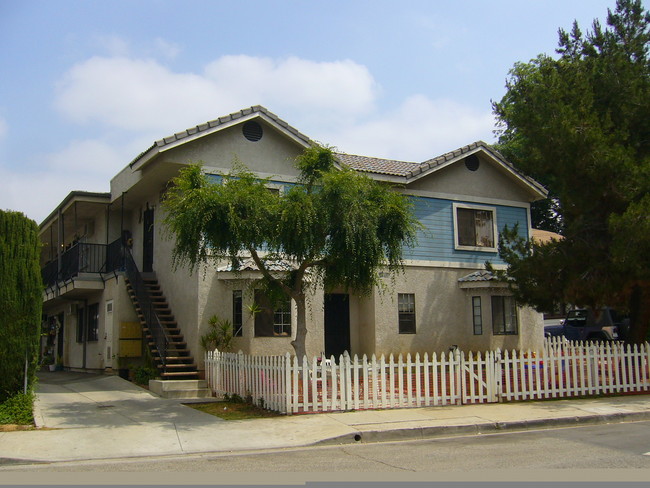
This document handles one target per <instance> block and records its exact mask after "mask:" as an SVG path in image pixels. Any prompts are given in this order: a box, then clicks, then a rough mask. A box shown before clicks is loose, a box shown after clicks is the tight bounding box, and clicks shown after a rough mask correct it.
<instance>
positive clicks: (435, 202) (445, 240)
mask: <svg viewBox="0 0 650 488" xmlns="http://www.w3.org/2000/svg"><path fill="white" fill-rule="evenodd" d="M209 177H211V180H212V181H213V182H214V183H218V182H220V181H221V177H220V176H218V175H209ZM270 183H274V184H279V185H284V186H285V188H289V187H291V186H293V185H294V184H295V183H287V182H283V181H275V180H272V181H270ZM409 198H411V201H412V202H413V204H414V207H413V211H414V213H415V216H416V217H417V219H418V220H419V221H420V222H421V223H422V224H423V225H424V227H425V228H424V229H423V230H420V231H418V235H417V245H416V247H415V248H413V249H410V248H407V249H406V250H405V253H404V258H405V259H415V260H423V261H442V262H452V263H463V264H484V263H485V262H486V261H490V262H491V263H493V264H505V263H504V262H503V260H502V259H501V258H499V254H498V252H482V251H459V250H457V249H456V248H455V236H454V220H453V204H454V203H461V204H462V203H465V204H467V205H481V204H480V203H476V202H463V201H452V200H446V199H442V198H428V197H415V196H411V197H409ZM484 205H485V206H489V207H492V208H495V209H496V218H497V231H498V232H499V233H500V232H501V231H502V230H503V228H504V227H505V226H506V225H507V226H508V227H509V228H512V227H514V226H515V225H516V224H517V223H518V224H519V235H520V236H522V237H524V238H528V212H527V210H526V208H525V207H511V206H506V205H493V204H484Z"/></svg>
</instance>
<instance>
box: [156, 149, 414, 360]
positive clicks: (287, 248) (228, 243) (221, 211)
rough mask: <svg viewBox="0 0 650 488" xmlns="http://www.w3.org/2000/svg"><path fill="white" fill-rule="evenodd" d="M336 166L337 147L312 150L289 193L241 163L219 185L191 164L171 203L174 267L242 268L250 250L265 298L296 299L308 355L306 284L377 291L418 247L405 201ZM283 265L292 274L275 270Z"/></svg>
mask: <svg viewBox="0 0 650 488" xmlns="http://www.w3.org/2000/svg"><path fill="white" fill-rule="evenodd" d="M334 162H335V159H334V155H333V153H332V151H331V150H330V149H329V148H324V147H319V146H315V147H310V148H307V149H306V150H305V151H304V152H303V153H302V154H301V155H300V156H299V157H298V158H297V160H296V165H297V167H298V169H299V170H300V179H299V181H298V184H296V185H293V186H291V187H290V188H288V189H287V191H286V192H283V193H280V192H274V191H269V188H268V186H267V184H268V181H266V180H264V179H260V178H258V177H257V176H256V175H254V174H253V173H252V172H250V171H249V170H247V169H246V168H243V167H242V166H241V165H235V167H234V168H233V171H232V172H231V173H230V174H226V175H222V177H221V182H220V183H218V184H215V183H211V182H210V181H209V180H208V178H207V177H206V176H205V175H204V174H203V172H202V170H201V167H200V166H199V165H191V166H188V167H187V168H185V169H183V170H182V171H181V173H180V174H179V176H178V177H176V178H175V179H174V185H173V186H172V189H171V191H170V192H169V193H168V196H167V197H166V199H165V201H164V203H163V206H164V208H165V210H166V212H167V214H166V219H165V224H166V228H167V230H168V231H169V233H170V234H171V236H173V237H174V238H175V240H176V242H175V245H174V251H173V257H174V262H175V265H177V266H178V265H179V264H186V265H189V267H190V269H191V270H194V269H196V267H197V266H198V265H200V264H202V263H207V262H208V261H210V260H216V261H219V260H223V259H227V260H229V261H230V262H231V263H232V266H233V268H234V269H238V268H239V266H240V264H241V262H242V259H243V257H244V256H250V257H251V258H252V259H253V260H254V262H255V264H256V265H257V267H258V268H259V270H260V271H261V273H262V276H263V279H262V281H261V283H258V285H262V286H263V288H264V289H265V291H266V292H267V295H269V296H270V297H278V296H280V297H286V298H292V299H293V300H294V301H295V303H296V307H297V320H296V322H297V330H296V339H295V340H294V341H293V342H292V343H291V344H292V346H293V348H294V350H295V353H296V355H297V356H298V357H302V356H304V355H305V353H306V338H307V333H308V330H307V312H306V297H307V291H308V288H309V287H310V286H312V287H314V286H318V285H320V286H323V287H324V288H325V289H330V288H332V287H335V286H342V287H344V288H346V289H349V290H354V291H355V292H357V293H368V292H370V290H372V288H373V286H375V285H376V284H378V283H379V280H378V271H379V269H380V268H381V267H382V266H387V267H388V269H390V270H391V271H397V270H399V269H400V268H401V265H402V250H403V246H404V245H413V244H414V242H415V233H416V230H417V228H418V224H417V221H416V220H415V217H414V216H413V214H412V212H411V204H410V202H409V200H408V199H407V197H405V196H404V195H402V194H401V193H398V192H396V191H394V190H392V189H390V188H389V187H387V186H385V185H382V184H380V183H378V182H376V181H374V180H371V179H370V178H368V177H366V176H363V175H361V174H359V173H356V172H354V171H352V170H350V169H346V168H343V169H337V168H336V167H335V164H334ZM261 250H264V252H262V251H261ZM279 261H280V262H288V263H291V264H292V265H293V267H292V269H291V271H288V272H283V273H279V272H275V271H272V269H273V267H272V266H271V265H272V264H273V263H277V262H279Z"/></svg>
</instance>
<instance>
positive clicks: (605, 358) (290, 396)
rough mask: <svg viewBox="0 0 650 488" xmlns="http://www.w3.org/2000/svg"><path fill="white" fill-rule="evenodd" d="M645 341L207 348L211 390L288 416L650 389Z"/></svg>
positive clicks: (649, 351)
mask: <svg viewBox="0 0 650 488" xmlns="http://www.w3.org/2000/svg"><path fill="white" fill-rule="evenodd" d="M649 362H650V345H649V344H648V343H645V344H643V345H629V344H623V343H610V342H569V341H566V340H563V339H562V338H557V337H555V338H550V339H548V340H547V341H546V342H545V345H544V347H543V348H542V350H541V351H534V352H531V351H516V350H512V351H504V352H501V351H500V350H496V351H488V352H485V353H483V354H481V353H472V352H469V353H467V354H466V353H465V352H463V351H451V352H448V353H442V354H440V355H437V354H436V353H433V354H432V355H431V356H429V355H428V354H424V355H423V356H421V355H420V354H415V355H414V356H411V355H410V354H407V355H406V356H403V355H399V356H397V357H394V356H393V355H390V356H388V358H386V357H384V356H381V357H380V358H376V357H375V356H374V355H373V356H371V357H370V358H368V357H367V356H365V355H364V356H363V357H361V358H359V357H357V356H356V355H355V356H354V357H350V356H349V355H347V354H344V355H342V356H340V357H339V358H334V357H330V358H329V359H324V358H323V359H321V358H312V359H311V360H309V359H308V358H307V357H304V358H303V359H302V360H301V361H300V360H298V358H297V357H293V356H290V355H289V354H287V355H285V356H249V355H245V354H243V353H241V352H240V353H226V352H221V351H216V350H215V351H210V352H208V353H207V354H206V357H205V373H206V380H207V382H208V385H209V387H210V388H211V389H212V391H213V392H214V393H215V394H216V395H217V396H224V395H239V396H240V397H242V398H249V399H250V400H252V401H253V402H254V403H256V404H259V405H262V406H264V407H265V408H269V409H271V410H276V411H278V412H282V413H285V414H296V413H308V412H333V411H350V410H367V409H379V408H405V407H425V406H426V407H428V406H444V405H459V404H471V403H494V402H502V401H517V400H535V399H549V398H569V397H576V396H590V395H602V394H629V393H642V392H647V391H649V390H650V372H649Z"/></svg>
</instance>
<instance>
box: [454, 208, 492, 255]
mask: <svg viewBox="0 0 650 488" xmlns="http://www.w3.org/2000/svg"><path fill="white" fill-rule="evenodd" d="M495 214H496V212H495V209H494V208H490V207H472V206H469V205H461V204H454V228H455V231H456V249H460V250H469V251H490V252H495V251H496V239H495V236H496V235H497V231H496V222H495V217H494V216H495Z"/></svg>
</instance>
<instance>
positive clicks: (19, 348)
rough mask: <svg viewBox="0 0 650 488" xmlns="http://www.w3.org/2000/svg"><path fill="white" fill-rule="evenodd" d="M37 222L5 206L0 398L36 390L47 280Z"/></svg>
mask: <svg viewBox="0 0 650 488" xmlns="http://www.w3.org/2000/svg"><path fill="white" fill-rule="evenodd" d="M39 258H40V242H39V239H38V226H37V225H36V222H34V221H33V220H31V219H29V218H27V217H26V216H25V215H23V214H22V213H20V212H13V211H2V210H0V403H3V402H5V401H6V400H7V399H8V398H10V397H12V396H14V395H16V394H18V393H22V391H23V385H24V383H23V382H24V379H25V361H27V364H28V370H27V384H28V390H29V391H31V389H32V387H33V384H34V380H35V378H36V371H37V368H38V349H39V345H40V329H41V311H42V306H43V295H42V293H43V286H42V280H41V270H40V259H39Z"/></svg>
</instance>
